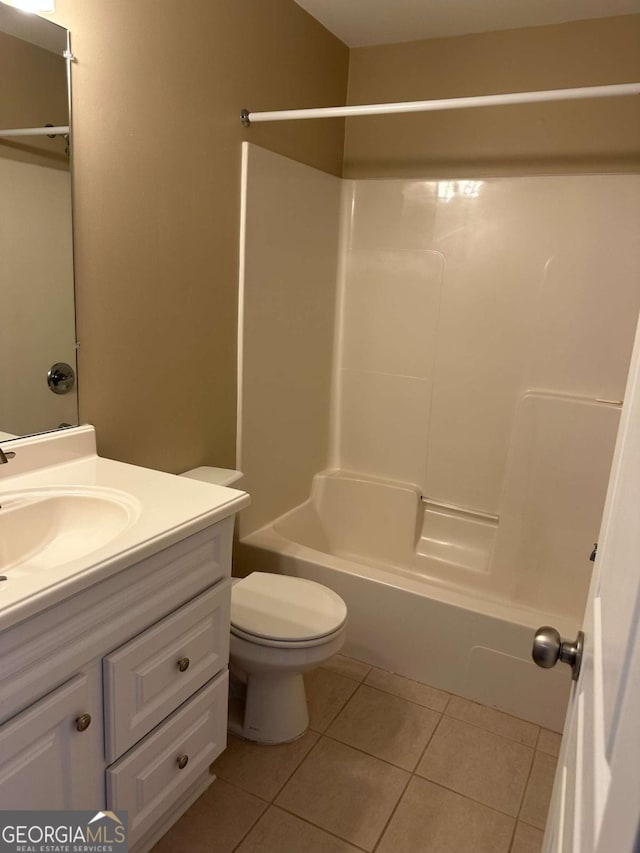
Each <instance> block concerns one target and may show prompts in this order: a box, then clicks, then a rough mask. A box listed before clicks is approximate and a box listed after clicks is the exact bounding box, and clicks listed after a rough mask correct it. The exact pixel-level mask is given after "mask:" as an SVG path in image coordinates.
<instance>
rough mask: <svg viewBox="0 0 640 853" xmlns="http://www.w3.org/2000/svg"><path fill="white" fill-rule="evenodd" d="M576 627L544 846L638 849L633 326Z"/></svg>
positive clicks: (612, 852) (638, 489) (638, 457)
mask: <svg viewBox="0 0 640 853" xmlns="http://www.w3.org/2000/svg"><path fill="white" fill-rule="evenodd" d="M583 630H584V635H585V642H584V654H583V660H582V667H581V670H580V676H579V678H578V680H577V682H576V683H575V685H574V689H573V692H572V695H571V699H570V701H569V709H568V712H567V719H566V724H565V731H564V737H563V741H562V749H561V751H560V759H559V761H558V770H557V773H556V778H555V784H554V789H553V796H552V800H551V808H550V811H549V821H548V823H547V831H546V834H545V841H544V851H545V853H632V851H634V850H640V833H639V827H640V327H639V332H638V333H636V341H635V346H634V350H633V356H632V358H631V367H630V371H629V379H628V382H627V390H626V394H625V403H624V406H623V411H622V417H621V422H620V431H619V433H618V440H617V445H616V451H615V455H614V459H613V466H612V469H611V477H610V480H609V490H608V493H607V500H606V504H605V509H604V515H603V519H602V528H601V531H600V539H599V544H598V554H597V559H596V562H595V566H594V573H593V579H592V582H591V589H590V591H589V599H588V603H587V609H586V613H585V619H584V625H583ZM564 639H566V640H574V639H575V638H573V637H567V638H564Z"/></svg>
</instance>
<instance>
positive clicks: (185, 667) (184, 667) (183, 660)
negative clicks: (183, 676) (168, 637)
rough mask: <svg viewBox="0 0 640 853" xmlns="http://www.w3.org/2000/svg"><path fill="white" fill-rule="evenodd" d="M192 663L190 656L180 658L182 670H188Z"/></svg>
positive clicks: (179, 664)
mask: <svg viewBox="0 0 640 853" xmlns="http://www.w3.org/2000/svg"><path fill="white" fill-rule="evenodd" d="M190 663H191V661H190V660H189V658H180V660H179V661H178V669H179V670H180V672H186V671H187V670H188V669H189V664H190Z"/></svg>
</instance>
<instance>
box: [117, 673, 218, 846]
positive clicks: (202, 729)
mask: <svg viewBox="0 0 640 853" xmlns="http://www.w3.org/2000/svg"><path fill="white" fill-rule="evenodd" d="M228 689H229V673H228V671H226V670H225V671H224V672H222V673H220V675H219V676H218V677H217V678H215V679H214V680H213V681H212V682H211V683H210V684H207V685H206V687H203V688H202V689H201V690H200V691H199V693H197V694H196V695H195V696H194V697H193V698H192V699H190V700H189V702H187V703H186V704H185V705H183V706H182V708H179V709H178V710H177V711H176V712H175V713H174V714H172V715H171V717H169V719H168V720H166V721H165V722H164V723H163V724H162V725H161V726H158V728H157V729H155V731H153V732H151V734H150V735H148V736H147V737H146V738H145V739H144V740H143V741H142V742H141V743H140V744H138V746H136V747H135V748H134V749H132V750H131V751H130V752H129V753H127V755H125V756H123V757H122V758H121V759H120V760H119V761H117V762H116V763H115V764H114V765H113V766H111V767H109V768H108V769H107V773H106V777H107V778H106V782H107V808H108V809H110V810H113V811H116V810H119V809H126V810H127V811H128V813H129V843H130V844H134V843H135V842H136V841H137V840H138V839H139V838H141V837H142V835H144V833H145V832H146V831H147V830H148V829H149V828H150V827H151V826H153V824H154V823H155V822H156V821H157V820H158V819H159V818H161V817H162V816H163V815H164V814H165V813H166V812H167V811H168V810H169V808H170V807H171V805H172V804H173V803H175V802H176V801H177V800H178V799H179V798H180V796H181V795H182V794H183V793H185V792H186V791H187V790H188V789H189V787H190V786H191V785H192V784H194V783H195V782H196V781H197V780H198V778H199V777H200V776H202V775H203V774H204V773H206V772H207V769H208V767H209V765H210V764H211V762H212V761H214V760H215V759H216V758H217V757H218V755H220V753H221V752H222V750H223V749H224V748H225V746H226V743H227V695H228ZM185 759H186V760H185ZM181 764H182V765H184V766H182V767H181V766H180V765H181Z"/></svg>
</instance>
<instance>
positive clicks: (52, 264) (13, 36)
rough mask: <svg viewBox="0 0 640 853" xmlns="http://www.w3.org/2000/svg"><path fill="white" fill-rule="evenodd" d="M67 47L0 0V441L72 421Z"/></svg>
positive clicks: (46, 24) (59, 33)
mask: <svg viewBox="0 0 640 853" xmlns="http://www.w3.org/2000/svg"><path fill="white" fill-rule="evenodd" d="M68 50H69V41H68V32H67V30H65V29H63V28H62V27H60V26H58V25H57V24H54V23H52V22H50V21H46V20H44V19H43V18H39V17H37V16H36V15H32V14H28V13H26V12H22V11H19V10H17V9H14V8H12V7H10V6H7V5H5V4H4V3H2V2H0V79H2V81H3V86H2V94H1V95H0V259H1V262H0V294H1V296H0V306H1V308H0V364H1V365H2V380H1V383H0V440H5V439H9V438H15V437H18V436H21V435H28V434H31V433H35V432H44V431H47V430H52V429H56V428H58V427H61V426H69V425H75V424H77V423H78V397H77V383H76V381H75V373H76V330H75V307H74V283H73V242H72V209H71V152H70V139H69V133H68V126H69V124H70V75H69V64H70V60H69V58H68ZM43 128H47V130H49V129H50V130H52V131H57V132H56V133H54V134H53V135H48V134H47V133H46V132H45V131H44V130H43ZM65 131H67V132H65ZM72 374H73V375H72Z"/></svg>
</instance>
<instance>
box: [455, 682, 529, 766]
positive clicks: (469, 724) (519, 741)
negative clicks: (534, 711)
mask: <svg viewBox="0 0 640 853" xmlns="http://www.w3.org/2000/svg"><path fill="white" fill-rule="evenodd" d="M453 695H455V694H453ZM461 698H462V697H461ZM481 707H483V708H489V705H482V706H481ZM490 710H491V711H494V710H495V708H490ZM442 713H443V716H445V717H448V718H449V719H450V720H456V721H457V722H458V723H464V724H465V725H467V726H473V728H474V729H481V730H482V731H483V732H488V733H489V734H490V735H495V736H496V737H501V738H502V739H503V740H508V741H509V742H510V743H517V744H518V746H523V747H524V748H525V749H530V750H532V751H533V752H535V751H536V747H535V746H529V744H528V743H523V742H522V741H521V740H516V739H515V738H512V737H509V735H503V734H500V732H495V731H493V729H489V728H487V726H483V725H481V724H480V723H472V722H471V721H470V720H464V719H462V718H461V717H456V716H454V715H453V714H448V713H447V711H446V710H444V711H443V712H442ZM497 713H498V714H501V713H502V711H498V712H497ZM507 716H509V715H507ZM512 719H514V720H519V721H520V722H522V723H526V722H527V720H520V717H512ZM529 725H531V726H535V723H529ZM537 742H538V736H537V735H536V743H537Z"/></svg>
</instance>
